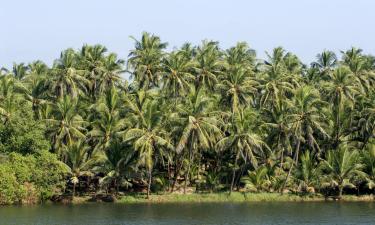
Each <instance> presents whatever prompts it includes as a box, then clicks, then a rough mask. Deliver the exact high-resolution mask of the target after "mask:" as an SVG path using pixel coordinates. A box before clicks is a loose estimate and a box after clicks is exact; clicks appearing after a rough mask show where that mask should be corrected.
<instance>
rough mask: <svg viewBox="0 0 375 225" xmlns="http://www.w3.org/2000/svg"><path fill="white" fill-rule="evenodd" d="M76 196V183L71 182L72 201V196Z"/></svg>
mask: <svg viewBox="0 0 375 225" xmlns="http://www.w3.org/2000/svg"><path fill="white" fill-rule="evenodd" d="M75 195H76V182H73V193H72V200H74V196H75Z"/></svg>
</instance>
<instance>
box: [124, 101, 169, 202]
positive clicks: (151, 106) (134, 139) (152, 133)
mask: <svg viewBox="0 0 375 225" xmlns="http://www.w3.org/2000/svg"><path fill="white" fill-rule="evenodd" d="M145 104H146V105H145V107H144V108H143V111H142V114H141V116H142V117H143V120H144V123H143V124H142V126H140V127H134V128H130V129H129V130H127V131H126V133H125V141H126V142H131V143H133V145H134V149H135V150H136V151H137V152H138V155H139V164H141V165H143V166H145V167H146V169H147V173H148V186H147V198H149V196H150V189H151V182H152V170H153V167H154V159H155V158H156V157H155V154H156V153H157V154H159V156H161V158H162V157H163V156H164V155H165V153H164V151H165V150H166V149H173V147H172V145H171V144H170V142H169V140H168V135H167V133H166V132H165V131H164V130H163V127H162V124H161V119H162V118H161V117H162V114H161V112H160V111H159V109H158V105H157V102H156V101H147V102H146V103H145Z"/></svg>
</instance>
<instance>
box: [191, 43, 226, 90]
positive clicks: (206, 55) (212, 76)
mask: <svg viewBox="0 0 375 225" xmlns="http://www.w3.org/2000/svg"><path fill="white" fill-rule="evenodd" d="M195 60H196V63H197V65H196V66H195V71H196V78H195V89H196V90H199V89H201V88H202V87H206V88H208V89H210V90H213V88H214V87H215V84H216V83H217V82H218V80H217V76H218V75H219V74H220V73H221V71H222V69H223V68H224V67H225V63H224V61H223V59H222V53H221V52H220V50H219V46H218V43H217V42H214V41H204V42H203V43H202V45H201V46H199V47H198V48H197V54H196V56H195Z"/></svg>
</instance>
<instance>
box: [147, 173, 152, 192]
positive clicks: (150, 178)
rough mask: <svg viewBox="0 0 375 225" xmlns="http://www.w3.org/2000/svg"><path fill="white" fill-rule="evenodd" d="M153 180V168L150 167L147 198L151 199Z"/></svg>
mask: <svg viewBox="0 0 375 225" xmlns="http://www.w3.org/2000/svg"><path fill="white" fill-rule="evenodd" d="M151 182H152V169H149V171H148V184H147V199H150V190H151Z"/></svg>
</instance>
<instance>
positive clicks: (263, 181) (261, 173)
mask: <svg viewBox="0 0 375 225" xmlns="http://www.w3.org/2000/svg"><path fill="white" fill-rule="evenodd" d="M267 172H268V171H267V167H266V166H260V167H258V168H256V169H255V170H254V171H247V176H246V177H244V178H243V179H242V182H243V183H245V185H246V186H245V187H247V188H248V189H253V190H255V191H256V192H260V191H262V190H266V189H268V186H269V185H270V181H269V179H268V177H267Z"/></svg>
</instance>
